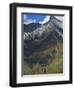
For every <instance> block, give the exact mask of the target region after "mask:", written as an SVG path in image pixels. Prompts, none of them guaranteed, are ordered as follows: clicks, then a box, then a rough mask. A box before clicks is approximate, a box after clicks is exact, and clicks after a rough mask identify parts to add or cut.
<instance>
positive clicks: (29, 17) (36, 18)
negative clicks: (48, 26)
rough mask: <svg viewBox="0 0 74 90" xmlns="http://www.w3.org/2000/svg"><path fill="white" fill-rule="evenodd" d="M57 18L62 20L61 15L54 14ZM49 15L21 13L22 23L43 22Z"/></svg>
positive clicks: (47, 19)
mask: <svg viewBox="0 0 74 90" xmlns="http://www.w3.org/2000/svg"><path fill="white" fill-rule="evenodd" d="M55 17H56V18H58V19H59V20H61V21H62V20H63V17H62V16H55ZM49 19H50V16H47V15H36V14H23V24H29V23H40V24H44V23H46V22H47V21H49Z"/></svg>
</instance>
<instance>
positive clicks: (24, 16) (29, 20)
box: [23, 15, 36, 24]
mask: <svg viewBox="0 0 74 90" xmlns="http://www.w3.org/2000/svg"><path fill="white" fill-rule="evenodd" d="M23 23H24V24H29V23H36V20H35V19H28V18H27V15H23Z"/></svg>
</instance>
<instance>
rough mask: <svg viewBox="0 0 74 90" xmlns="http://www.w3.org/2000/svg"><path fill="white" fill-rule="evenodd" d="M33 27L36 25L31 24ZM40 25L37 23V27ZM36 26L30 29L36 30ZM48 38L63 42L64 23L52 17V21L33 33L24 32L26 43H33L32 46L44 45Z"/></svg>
mask: <svg viewBox="0 0 74 90" xmlns="http://www.w3.org/2000/svg"><path fill="white" fill-rule="evenodd" d="M33 25H35V24H33V23H32V24H30V27H31V26H33ZM38 25H40V24H37V23H36V26H38ZM36 26H35V27H31V28H30V29H34V28H36ZM40 26H41V25H40ZM28 28H29V25H28ZM28 31H29V30H28ZM47 37H49V39H50V38H51V39H52V40H53V41H55V40H56V39H59V40H61V41H62V40H63V23H62V21H60V20H58V19H56V18H55V17H54V16H51V17H50V20H49V21H48V22H47V23H45V24H44V25H42V26H41V27H38V28H36V29H34V30H33V31H31V32H24V36H23V38H24V41H25V43H26V42H28V43H31V44H32V43H33V44H32V46H33V45H34V44H35V45H38V44H40V43H42V41H44V40H46V39H47ZM49 41H50V40H49ZM29 45H30V44H29Z"/></svg>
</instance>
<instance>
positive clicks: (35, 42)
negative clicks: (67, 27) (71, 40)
mask: <svg viewBox="0 0 74 90" xmlns="http://www.w3.org/2000/svg"><path fill="white" fill-rule="evenodd" d="M23 30H24V32H23V52H24V55H23V62H22V74H23V75H35V74H57V73H63V21H61V20H59V19H57V18H56V17H55V16H53V15H52V16H50V19H49V21H48V22H46V23H44V24H40V23H30V24H23Z"/></svg>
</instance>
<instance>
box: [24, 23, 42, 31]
mask: <svg viewBox="0 0 74 90" xmlns="http://www.w3.org/2000/svg"><path fill="white" fill-rule="evenodd" d="M38 27H41V24H39V23H30V24H24V31H25V32H32V31H34V30H35V29H37V28H38Z"/></svg>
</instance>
